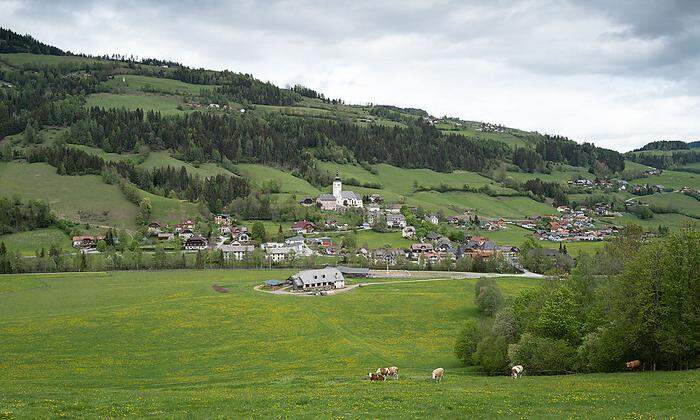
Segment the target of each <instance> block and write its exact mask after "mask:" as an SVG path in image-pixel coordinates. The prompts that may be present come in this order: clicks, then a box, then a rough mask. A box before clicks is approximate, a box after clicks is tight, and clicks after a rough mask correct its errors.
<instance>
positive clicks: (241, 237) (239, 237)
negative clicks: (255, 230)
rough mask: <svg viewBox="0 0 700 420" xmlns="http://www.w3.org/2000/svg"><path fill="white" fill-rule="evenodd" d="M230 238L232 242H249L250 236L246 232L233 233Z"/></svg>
mask: <svg viewBox="0 0 700 420" xmlns="http://www.w3.org/2000/svg"><path fill="white" fill-rule="evenodd" d="M231 237H232V238H233V240H234V241H238V242H250V235H249V234H248V232H247V231H240V230H239V231H237V232H234V233H233V234H232V235H231Z"/></svg>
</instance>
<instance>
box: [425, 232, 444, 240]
mask: <svg viewBox="0 0 700 420" xmlns="http://www.w3.org/2000/svg"><path fill="white" fill-rule="evenodd" d="M440 238H442V235H440V234H439V233H437V232H428V234H427V235H425V239H426V240H428V241H431V242H432V241H437V240H438V239H440Z"/></svg>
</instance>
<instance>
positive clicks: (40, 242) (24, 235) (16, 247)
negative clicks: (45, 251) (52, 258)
mask: <svg viewBox="0 0 700 420" xmlns="http://www.w3.org/2000/svg"><path fill="white" fill-rule="evenodd" d="M0 242H4V243H5V246H6V247H7V249H9V250H11V251H17V252H19V253H20V254H22V255H34V253H35V252H36V250H37V249H39V248H41V247H42V246H44V247H49V246H51V245H52V244H53V245H57V246H60V247H61V248H63V249H64V250H67V249H69V248H70V247H71V246H73V243H72V242H71V240H70V238H69V237H68V235H66V234H65V233H64V232H63V231H62V230H60V229H56V228H46V229H36V230H31V231H26V232H17V233H12V234H8V235H0Z"/></svg>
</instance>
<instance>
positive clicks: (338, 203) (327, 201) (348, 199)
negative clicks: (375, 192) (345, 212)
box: [316, 174, 364, 210]
mask: <svg viewBox="0 0 700 420" xmlns="http://www.w3.org/2000/svg"><path fill="white" fill-rule="evenodd" d="M331 197H332V198H331ZM333 199H335V204H333V202H332V201H333ZM316 202H317V203H318V204H319V205H320V206H321V210H337V209H338V208H348V207H356V208H362V207H363V206H364V205H363V204H362V197H361V196H360V195H359V194H357V193H355V192H354V191H343V182H342V181H341V180H340V175H339V174H336V175H335V179H334V180H333V194H322V195H320V196H319V197H318V199H317V200H316Z"/></svg>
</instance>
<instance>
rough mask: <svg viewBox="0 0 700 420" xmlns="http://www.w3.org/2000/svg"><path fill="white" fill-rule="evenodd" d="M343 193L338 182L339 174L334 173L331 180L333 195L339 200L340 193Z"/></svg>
mask: <svg viewBox="0 0 700 420" xmlns="http://www.w3.org/2000/svg"><path fill="white" fill-rule="evenodd" d="M341 191H343V182H342V181H341V180H340V172H336V173H335V179H334V180H333V195H334V196H335V198H337V199H338V200H340V192H341Z"/></svg>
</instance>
